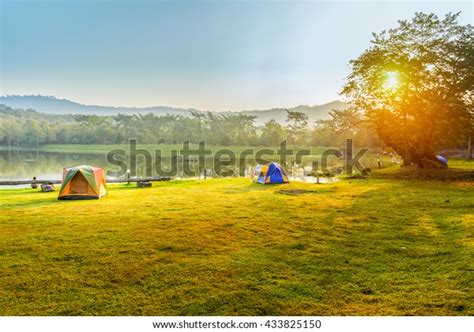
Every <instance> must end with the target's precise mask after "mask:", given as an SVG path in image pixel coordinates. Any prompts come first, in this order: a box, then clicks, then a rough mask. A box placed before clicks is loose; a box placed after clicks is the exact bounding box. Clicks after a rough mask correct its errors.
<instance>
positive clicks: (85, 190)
mask: <svg viewBox="0 0 474 332" xmlns="http://www.w3.org/2000/svg"><path fill="white" fill-rule="evenodd" d="M105 187H106V182H105V171H104V169H103V168H100V167H93V166H85V165H83V166H74V167H66V168H64V171H63V181H62V185H61V190H60V191H59V197H58V199H94V198H100V197H102V196H104V195H105V194H106V193H107V190H106V189H105Z"/></svg>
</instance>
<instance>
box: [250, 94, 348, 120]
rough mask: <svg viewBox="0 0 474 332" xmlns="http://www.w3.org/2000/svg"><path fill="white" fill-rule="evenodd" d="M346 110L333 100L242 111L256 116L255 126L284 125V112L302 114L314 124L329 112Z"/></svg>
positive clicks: (340, 103)
mask: <svg viewBox="0 0 474 332" xmlns="http://www.w3.org/2000/svg"><path fill="white" fill-rule="evenodd" d="M346 108H347V104H346V103H344V102H342V101H339V100H335V101H332V102H330V103H327V104H323V105H315V106H308V105H300V106H296V107H292V108H272V109H269V110H255V111H242V113H244V114H249V115H255V116H257V121H256V122H257V124H259V125H261V124H264V123H265V122H267V121H269V120H272V119H273V120H276V121H277V122H279V123H280V124H284V123H285V121H286V114H287V113H286V111H287V110H288V111H292V112H302V113H305V114H306V115H308V119H309V124H311V125H312V124H314V122H315V121H317V120H324V119H328V118H329V112H330V111H331V110H343V109H346Z"/></svg>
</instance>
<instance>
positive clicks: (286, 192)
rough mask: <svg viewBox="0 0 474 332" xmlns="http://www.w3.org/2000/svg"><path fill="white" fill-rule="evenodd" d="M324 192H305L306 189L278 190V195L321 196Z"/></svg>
mask: <svg viewBox="0 0 474 332" xmlns="http://www.w3.org/2000/svg"><path fill="white" fill-rule="evenodd" d="M323 192H324V191H321V190H305V189H293V190H278V191H277V193H279V194H283V195H290V196H297V195H307V194H321V193H323Z"/></svg>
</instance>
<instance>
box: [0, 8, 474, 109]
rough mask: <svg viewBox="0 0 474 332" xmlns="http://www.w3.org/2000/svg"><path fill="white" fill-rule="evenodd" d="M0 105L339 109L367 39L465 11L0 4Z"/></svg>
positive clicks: (466, 17)
mask: <svg viewBox="0 0 474 332" xmlns="http://www.w3.org/2000/svg"><path fill="white" fill-rule="evenodd" d="M0 3H1V7H0V10H1V23H0V29H1V37H0V38H1V40H0V42H1V43H0V47H1V51H0V52H1V58H0V62H1V67H0V71H1V73H0V74H1V76H0V77H1V78H0V80H1V81H0V94H1V95H4V94H42V95H54V96H57V97H60V98H67V99H71V100H74V101H78V102H81V103H85V104H98V105H115V106H119V105H122V106H150V105H166V106H174V107H185V108H188V107H193V108H198V109H203V110H242V109H263V108H271V107H291V106H295V105H299V104H309V105H313V104H321V103H325V102H329V101H332V100H334V99H337V98H339V97H338V91H339V89H340V87H341V86H342V84H343V82H344V77H345V76H346V75H347V74H348V70H349V67H348V62H349V60H350V59H352V58H355V57H357V55H358V54H360V53H361V52H362V51H363V50H364V49H366V48H367V47H368V46H369V41H370V38H371V33H372V32H379V31H381V30H383V29H385V28H390V27H394V26H396V22H397V20H398V19H408V18H410V17H412V16H413V14H414V12H416V11H424V12H434V13H436V14H440V15H444V14H445V13H447V12H449V11H453V12H457V11H462V12H463V13H462V14H461V17H460V22H461V23H463V24H466V23H471V24H472V20H473V19H472V17H473V5H472V3H471V2H430V1H423V2H386V1H384V2H381V1H378V2H374V1H372V2H367V1H352V2H329V1H328V2H322V1H143V0H142V1H140V0H138V1H131V0H130V1H104V0H102V1H101V0H98V1H97V0H96V1H91V0H83V1H80V0H76V1H74V0H62V1H59V0H53V1H51V0H50V1H41V0H37V1H25V0H17V1H11V0H0Z"/></svg>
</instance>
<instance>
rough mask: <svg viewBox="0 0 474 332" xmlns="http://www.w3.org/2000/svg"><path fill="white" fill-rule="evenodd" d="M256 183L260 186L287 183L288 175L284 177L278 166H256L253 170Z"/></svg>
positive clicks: (283, 172) (272, 164)
mask: <svg viewBox="0 0 474 332" xmlns="http://www.w3.org/2000/svg"><path fill="white" fill-rule="evenodd" d="M255 176H256V177H257V179H256V182H257V183H261V184H269V183H288V182H290V181H289V180H288V175H286V173H285V171H284V170H283V168H282V167H281V166H280V164H277V163H269V164H268V165H258V166H257V167H256V168H255Z"/></svg>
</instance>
